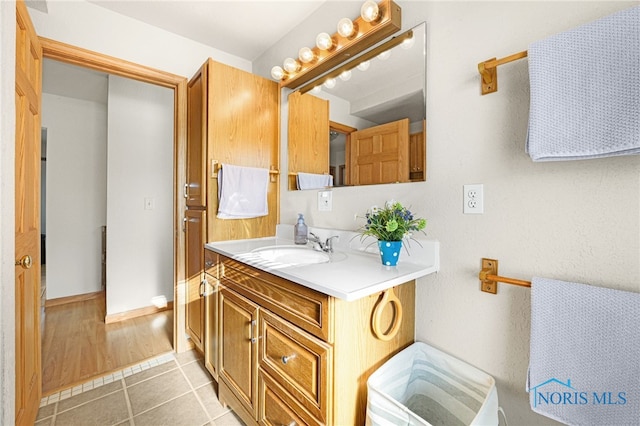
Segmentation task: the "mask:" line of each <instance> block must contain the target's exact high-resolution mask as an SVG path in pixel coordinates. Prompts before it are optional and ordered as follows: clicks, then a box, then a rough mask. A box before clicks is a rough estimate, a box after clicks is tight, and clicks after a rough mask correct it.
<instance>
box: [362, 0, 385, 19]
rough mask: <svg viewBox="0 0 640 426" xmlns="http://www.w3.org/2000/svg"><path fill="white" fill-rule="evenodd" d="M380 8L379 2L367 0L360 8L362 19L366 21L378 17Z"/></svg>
mask: <svg viewBox="0 0 640 426" xmlns="http://www.w3.org/2000/svg"><path fill="white" fill-rule="evenodd" d="M379 13H380V10H379V9H378V3H376V2H375V1H373V0H367V1H365V2H364V4H363V5H362V7H361V8H360V16H361V17H362V20H363V21H365V22H373V21H375V20H376V19H378V14H379Z"/></svg>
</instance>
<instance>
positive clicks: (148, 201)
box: [144, 197, 155, 210]
mask: <svg viewBox="0 0 640 426" xmlns="http://www.w3.org/2000/svg"><path fill="white" fill-rule="evenodd" d="M154 204H155V202H154V200H153V198H151V197H145V199H144V209H145V210H153V207H154Z"/></svg>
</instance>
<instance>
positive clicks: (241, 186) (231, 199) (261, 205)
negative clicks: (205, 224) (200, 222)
mask: <svg viewBox="0 0 640 426" xmlns="http://www.w3.org/2000/svg"><path fill="white" fill-rule="evenodd" d="M268 185H269V170H267V169H259V168H254V167H240V166H232V165H229V164H222V167H221V168H220V171H219V172H218V218H220V219H250V218H254V217H260V216H266V215H267V214H269V209H268V207H267V188H268Z"/></svg>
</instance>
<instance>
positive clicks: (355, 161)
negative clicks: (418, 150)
mask: <svg viewBox="0 0 640 426" xmlns="http://www.w3.org/2000/svg"><path fill="white" fill-rule="evenodd" d="M349 155H350V160H351V161H350V162H349V164H350V167H351V170H350V177H351V179H350V182H349V183H350V184H351V185H370V184H377V183H394V182H408V181H409V119H407V118H405V119H403V120H398V121H394V122H391V123H386V124H382V125H380V126H375V127H370V128H368V129H364V130H360V131H357V132H353V133H352V134H351V147H350V153H349Z"/></svg>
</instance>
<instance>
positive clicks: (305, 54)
mask: <svg viewBox="0 0 640 426" xmlns="http://www.w3.org/2000/svg"><path fill="white" fill-rule="evenodd" d="M314 57H315V55H314V54H313V50H311V49H309V48H308V47H303V48H302V49H300V51H299V52H298V59H300V62H302V63H303V64H308V63H309V62H311V61H313V58H314Z"/></svg>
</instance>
